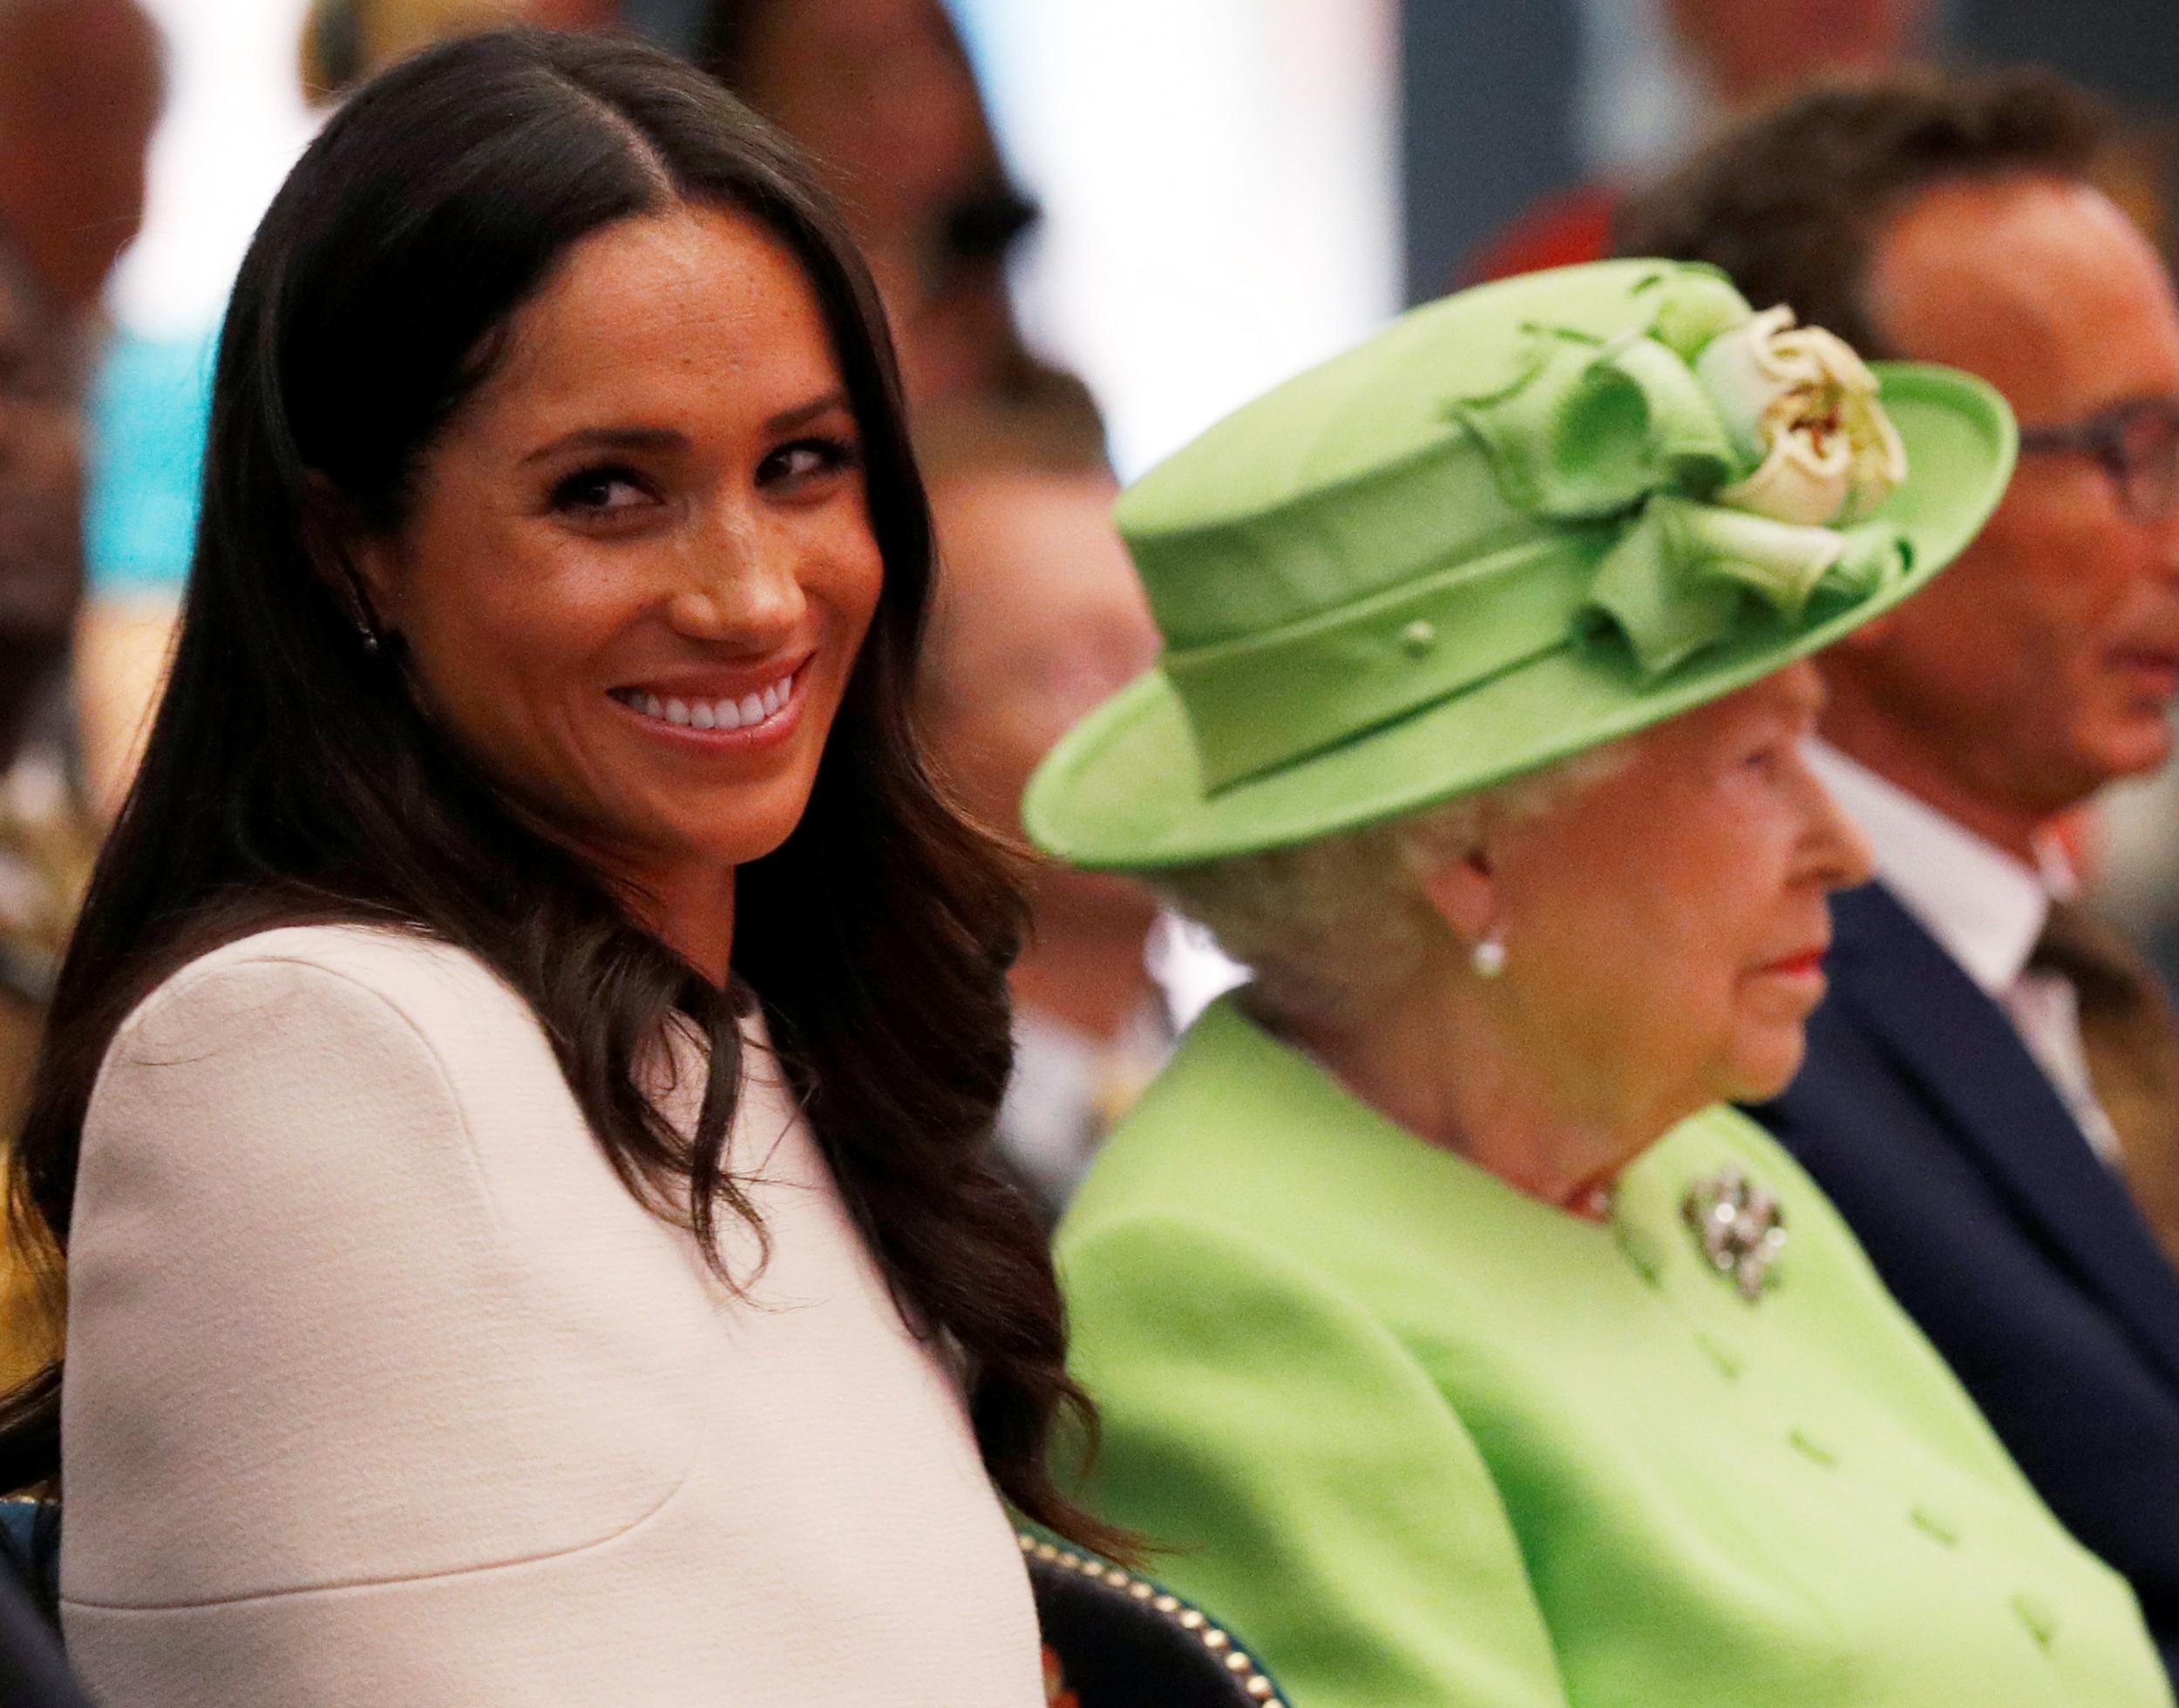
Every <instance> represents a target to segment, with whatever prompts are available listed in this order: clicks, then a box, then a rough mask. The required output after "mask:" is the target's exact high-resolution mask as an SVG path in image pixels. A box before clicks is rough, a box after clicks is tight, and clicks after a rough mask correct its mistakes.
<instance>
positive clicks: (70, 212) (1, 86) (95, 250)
mask: <svg viewBox="0 0 2179 1708" xmlns="http://www.w3.org/2000/svg"><path fill="white" fill-rule="evenodd" d="M161 78H162V71H161V69H160V43H159V37H158V34H157V32H156V31H155V30H153V26H152V24H151V22H150V20H149V19H148V18H146V17H145V15H144V13H143V11H142V10H140V9H139V7H138V6H137V5H136V4H135V3H134V0H68V3H59V0H35V3H31V4H29V5H17V6H10V5H0V224H5V225H6V226H8V227H10V228H11V229H12V230H13V231H14V232H15V233H16V234H17V236H18V237H19V238H20V239H21V241H22V242H23V243H24V246H25V247H27V248H28V249H29V250H30V252H31V263H32V265H33V266H34V267H35V268H37V272H38V274H39V276H40V277H41V278H42V279H43V280H44V281H45V284H46V286H47V287H48V288H50V289H51V291H52V292H53V293H54V295H57V296H58V298H59V299H60V300H61V302H63V303H64V304H65V305H66V307H67V308H68V309H69V311H70V312H71V313H77V312H80V311H82V310H84V309H86V308H90V307H91V306H92V304H94V303H95V302H97V301H98V293H99V291H100V289H101V288H103V287H104V286H105V280H106V275H107V274H109V273H111V272H112V270H113V264H114V262H115V261H117V260H118V259H119V256H120V254H121V252H122V250H124V249H126V247H128V246H129V243H130V241H131V240H132V239H133V238H134V237H135V235H136V233H137V228H138V227H139V226H141V225H142V224H143V220H144V157H145V150H146V147H147V146H149V145H150V142H151V134H152V127H153V125H155V124H157V122H158V120H159V108H160V93H161V89H160V83H161Z"/></svg>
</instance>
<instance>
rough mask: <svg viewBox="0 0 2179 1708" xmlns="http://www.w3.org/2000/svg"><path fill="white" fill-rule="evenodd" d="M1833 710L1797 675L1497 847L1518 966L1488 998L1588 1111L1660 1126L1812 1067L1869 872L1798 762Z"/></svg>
mask: <svg viewBox="0 0 2179 1708" xmlns="http://www.w3.org/2000/svg"><path fill="white" fill-rule="evenodd" d="M1821 699H1822V687H1821V684H1820V682H1819V681H1818V679H1817V677H1816V674H1815V671H1814V670H1813V669H1812V668H1810V667H1809V665H1807V664H1806V663H1802V664H1796V665H1794V666H1792V667H1791V668H1789V669H1787V670H1784V671H1782V672H1781V673H1779V674H1776V675H1775V676H1771V677H1768V678H1767V679H1766V680H1764V681H1761V682H1758V683H1756V684H1755V685H1754V686H1752V687H1750V688H1743V689H1741V691H1740V692H1739V693H1737V694H1734V695H1729V696H1728V697H1727V698H1725V699H1723V700H1719V701H1715V702H1712V703H1711V704H1709V705H1707V706H1704V707H1701V708H1698V709H1696V710H1694V711H1691V712H1687V713H1685V714H1683V715H1681V716H1680V717H1677V718H1674V719H1673V720H1672V721H1671V722H1667V723H1665V724H1662V725H1660V726H1659V727H1658V728H1657V729H1653V730H1652V731H1649V732H1648V733H1646V734H1645V735H1640V736H1638V737H1635V738H1634V739H1633V742H1631V744H1630V749H1629V751H1630V757H1629V758H1628V760H1627V762H1626V764H1625V766H1624V768H1623V769H1619V770H1618V771H1617V772H1614V773H1613V774H1612V775H1611V776H1607V777H1605V779H1603V780H1602V781H1599V782H1597V783H1592V784H1590V785H1589V786H1587V787H1585V788H1581V789H1578V790H1574V791H1573V792H1572V793H1571V794H1570V795H1568V796H1566V797H1565V799H1564V800H1562V801H1561V802H1559V803H1558V804H1557V805H1555V806H1553V807H1551V808H1550V809H1549V810H1546V811H1545V812H1544V813H1542V814H1540V815H1538V817H1533V818H1531V819H1527V820H1523V821H1518V822H1515V823H1512V824H1507V825H1505V826H1504V827H1502V828H1501V829H1500V830H1498V831H1497V832H1496V833H1495V834H1494V835H1493V836H1492V837H1491V838H1490V843H1489V847H1488V853H1489V862H1490V872H1491V887H1492V891H1493V902H1494V905H1495V913H1496V918H1495V924H1496V926H1497V930H1498V932H1499V933H1500V935H1501V936H1502V938H1503V940H1504V943H1505V946H1506V950H1507V953H1508V963H1507V970H1506V973H1505V974H1504V978H1503V979H1500V980H1499V981H1498V982H1497V984H1495V985H1493V986H1490V987H1489V988H1490V991H1491V993H1492V995H1493V1000H1498V1001H1501V1002H1503V1003H1504V1005H1505V1011H1506V1015H1507V1020H1508V1023H1509V1025H1510V1027H1511V1029H1512V1032H1513V1034H1514V1035H1515V1036H1516V1037H1517V1038H1518V1039H1521V1040H1525V1041H1526V1042H1527V1043H1528V1044H1529V1045H1531V1046H1532V1047H1531V1049H1530V1050H1529V1054H1530V1055H1531V1059H1532V1060H1534V1061H1548V1062H1551V1063H1552V1064H1553V1071H1554V1072H1558V1073H1560V1074H1564V1075H1565V1081H1564V1083H1563V1084H1562V1086H1561V1088H1560V1090H1561V1093H1562V1095H1564V1097H1565V1100H1566V1101H1567V1102H1568V1103H1569V1104H1570V1105H1571V1107H1572V1108H1576V1109H1581V1108H1592V1109H1594V1110H1599V1111H1605V1112H1609V1113H1610V1114H1611V1115H1613V1116H1614V1117H1624V1116H1626V1115H1628V1114H1630V1112H1631V1114H1632V1115H1633V1116H1635V1117H1639V1118H1641V1119H1645V1120H1647V1121H1649V1122H1656V1123H1660V1124H1659V1125H1657V1126H1655V1127H1653V1128H1652V1130H1661V1129H1662V1128H1661V1123H1668V1122H1671V1121H1673V1120H1677V1119H1679V1118H1680V1117H1681V1116H1683V1115H1687V1114H1689V1113H1692V1112H1693V1111H1694V1110H1695V1109H1697V1108H1703V1107H1706V1106H1707V1105H1708V1104H1710V1103H1712V1102H1715V1101H1720V1100H1726V1099H1732V1100H1755V1099H1762V1098H1765V1097H1768V1096H1771V1095H1774V1094H1775V1093H1777V1092H1778V1091H1781V1090H1782V1089H1783V1088H1785V1086H1786V1084H1787V1082H1788V1081H1789V1080H1790V1079H1791V1078H1792V1077H1793V1074H1794V1073H1795V1070H1796V1069H1797V1068H1799V1067H1800V1064H1801V1055H1802V1029H1803V1027H1804V1025H1805V1023H1806V1021H1807V1020H1808V1017H1809V1014H1810V1013H1811V1012H1813V1011H1814V1009H1815V1007H1816V1003H1817V1002H1818V1001H1819V1000H1821V999H1822V997H1823V988H1824V985H1823V971H1822V961H1823V952H1824V949H1825V948H1826V946H1828V945H1829V940H1830V924H1829V910H1828V909H1827V907H1826V905H1825V898H1827V897H1828V896H1829V893H1830V891H1833V890H1835V889H1839V888H1842V887H1843V886H1846V885H1852V884H1857V883H1860V882H1863V881H1864V880H1865V879H1866V878H1867V877H1868V875H1869V857H1868V851H1867V849H1866V847H1865V846H1864V845H1863V842H1862V840H1861V837H1860V833H1859V832H1858V831H1857V830H1856V829H1855V828H1854V826H1853V825H1852V824H1851V823H1850V821H1849V820H1848V819H1846V818H1845V817H1843V815H1842V814H1841V813H1840V812H1839V811H1838V810H1837V809H1836V807H1834V806H1833V805H1832V803H1831V800H1830V797H1829V796H1828V795H1827V794H1826V793H1825V792H1824V790H1823V785H1822V784H1821V783H1818V782H1817V781H1816V777H1815V776H1814V774H1813V773H1812V772H1811V771H1810V770H1809V768H1808V766H1807V764H1806V763H1805V761H1804V759H1803V756H1802V745H1803V742H1804V738H1805V737H1806V736H1807V735H1809V732H1810V730H1811V729H1813V727H1814V723H1815V719H1816V710H1817V708H1818V705H1819V704H1820V702H1821Z"/></svg>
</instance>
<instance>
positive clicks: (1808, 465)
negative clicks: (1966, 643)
mask: <svg viewBox="0 0 2179 1708" xmlns="http://www.w3.org/2000/svg"><path fill="white" fill-rule="evenodd" d="M1672 283H1673V286H1674V287H1676V288H1674V289H1672V290H1670V291H1668V292H1667V294H1666V295H1664V296H1663V300H1662V301H1661V302H1660V311H1659V315H1658V318H1657V321H1656V322H1654V323H1653V325H1652V326H1651V327H1650V328H1648V329H1646V330H1644V331H1640V332H1626V333H1622V334H1620V335H1619V336H1617V337H1615V338H1612V339H1609V340H1605V339H1600V338H1597V337H1595V336H1592V335H1588V334H1585V333H1582V332H1579V331H1575V330H1571V329H1562V328H1553V327H1537V328H1534V329H1531V337H1532V339H1533V346H1532V350H1533V356H1532V360H1531V363H1529V365H1528V366H1527V369H1526V371H1524V373H1523V374H1522V375H1521V376H1520V378H1519V379H1517V381H1516V382H1515V383H1513V384H1511V385H1510V386H1508V387H1506V388H1505V389H1504V390H1501V391H1498V392H1497V393H1495V394H1492V395H1490V396H1483V397H1474V398H1467V399H1463V400H1459V401H1457V402H1456V403H1454V404H1453V405H1452V406H1451V408H1452V413H1453V415H1454V416H1455V417H1456V419H1457V420H1459V421H1460V422H1461V423H1463V424H1464V425H1465V426H1466V427H1467V428H1468V429H1469V430H1470V431H1471V432H1473V433H1474V434H1475V435H1476V438H1477V439H1478V440H1480V441H1481V442H1482V444H1483V446H1484V448H1485V450H1486V451H1487V452H1488V454H1489V456H1490V461H1491V464H1492V467H1493V469H1494V471H1496V472H1497V477H1498V480H1499V484H1500V485H1501V486H1502V488H1503V489H1504V492H1505V495H1506V497H1507V498H1508V499H1509V500H1510V501H1511V502H1512V503H1513V504H1515V505H1518V506H1519V507H1520V508H1522V509H1524V510H1527V511H1529V512H1532V513H1534V514H1536V515H1538V516H1543V517H1548V518H1553V519H1555V520H1561V521H1568V522H1579V521H1590V520H1596V519H1600V518H1611V517H1614V516H1624V518H1626V526H1625V532H1623V533H1622V534H1621V536H1620V537H1619V540H1618V541H1617V543H1616V544H1614V545H1613V546H1612V547H1611V548H1610V549H1609V550H1608V551H1607V552H1606V553H1605V557H1604V559H1603V561H1602V563H1601V564H1600V565H1599V566H1598V569H1597V574H1596V579H1595V580H1594V582H1593V583H1592V586H1591V587H1590V590H1589V596H1588V600H1587V603H1586V604H1585V606H1584V607H1583V610H1582V613H1581V618H1582V620H1586V621H1592V622H1595V621H1601V622H1605V623H1607V624H1609V625H1610V626H1611V627H1613V628H1616V629H1617V630H1618V631H1619V633H1620V634H1622V635H1624V636H1625V637H1626V642H1627V645H1628V646H1629V647H1630V648H1631V649H1632V650H1633V655H1634V661H1635V664H1636V666H1637V668H1639V670H1640V671H1641V672H1642V674H1644V675H1646V676H1656V675H1661V674H1664V673H1665V672H1666V671H1668V670H1671V669H1672V668H1673V667H1674V666H1676V665H1678V664H1680V663H1681V662H1683V661H1686V660H1687V659H1688V658H1691V657H1693V656H1694V654H1697V653H1700V652H1701V651H1703V650H1704V649H1705V648H1707V647H1712V646H1714V645H1716V644H1717V643H1718V642H1720V641H1724V640H1726V639H1727V638H1728V637H1729V636H1730V635H1731V634H1733V633H1734V630H1735V629H1736V627H1738V626H1739V625H1740V624H1741V622H1742V621H1743V620H1744V619H1745V616H1746V614H1747V609H1748V596H1749V595H1755V596H1757V597H1759V598H1760V599H1761V600H1762V601H1763V602H1764V603H1765V604H1767V605H1768V607H1770V608H1771V609H1773V610H1775V611H1776V612H1778V613H1782V615H1784V616H1786V617H1788V618H1789V619H1792V620H1796V621H1797V620H1799V619H1800V618H1801V617H1802V614H1803V613H1804V612H1805V611H1806V609H1807V607H1808V606H1809V601H1810V600H1812V599H1814V598H1816V597H1817V596H1818V595H1822V596H1823V597H1825V598H1827V599H1830V600H1835V601H1836V602H1837V603H1839V604H1842V605H1843V604H1848V603H1851V602H1853V601H1855V600H1863V599H1866V598H1868V597H1870V595H1871V594H1873V593H1878V592H1880V591H1882V590H1883V589H1884V587H1886V586H1891V584H1892V583H1894V582H1896V581H1897V580H1900V579H1902V578H1904V576H1905V574H1906V573H1907V572H1908V569H1909V567H1910V566H1911V560H1912V553H1911V548H1910V546H1908V544H1907V541H1906V539H1905V538H1904V535H1903V534H1902V533H1901V532H1900V531H1899V529H1898V528H1897V526H1896V525H1891V524H1890V523H1885V522H1868V523H1862V524H1860V525H1857V526H1852V527H1848V528H1843V529H1842V528H1837V527H1835V526H1832V525H1830V522H1831V520H1832V518H1834V517H1836V516H1838V515H1841V514H1857V513H1861V512H1865V511H1866V510H1868V509H1870V508H1873V507H1874V505H1876V504H1877V503H1878V502H1880V501H1881V500H1882V498H1884V495H1885V494H1886V493H1888V492H1889V491H1891V489H1892V488H1894V487H1896V486H1897V485H1898V484H1899V482H1900V481H1901V480H1903V479H1904V478H1905V474H1906V469H1905V458H1904V451H1902V450H1901V449H1900V448H1899V446H1898V441H1897V434H1896V432H1894V431H1893V430H1892V429H1891V424H1890V423H1889V421H1888V420H1887V419H1886V418H1885V417H1884V412H1883V407H1882V405H1881V404H1880V403H1877V381H1876V377H1875V376H1874V375H1873V374H1871V373H1870V371H1869V369H1867V368H1866V367H1865V366H1864V365H1863V363H1861V362H1860V360H1859V359H1858V358H1857V357H1856V356H1853V354H1852V352H1851V351H1850V350H1848V349H1847V348H1846V346H1845V345H1844V344H1843V343H1840V342H1838V341H1837V340H1836V339H1834V338H1829V335H1826V334H1822V333H1816V332H1813V331H1812V329H1802V330H1801V331H1799V332H1798V333H1796V332H1795V330H1794V329H1793V328H1792V317H1791V315H1790V314H1789V313H1782V312H1780V311H1774V312H1773V313H1772V314H1770V315H1754V316H1751V315H1748V311H1747V308H1746V305H1745V304H1744V303H1742V302H1741V300H1740V298H1739V297H1738V295H1735V294H1734V293H1732V292H1731V291H1730V290H1729V289H1716V288H1714V281H1711V280H1708V279H1707V278H1704V277H1703V276H1701V275H1700V274H1694V275H1684V274H1683V275H1681V276H1680V278H1679V279H1677V280H1675V281H1672ZM1736 346H1737V347H1736ZM1781 346H1782V347H1783V348H1782V349H1781ZM1713 353H1714V354H1713ZM1857 440H1858V441H1860V443H1857ZM1774 457H1776V458H1778V459H1780V460H1781V462H1782V463H1786V462H1793V461H1795V460H1797V461H1798V462H1799V463H1800V464H1802V467H1803V468H1804V469H1814V470H1816V472H1817V478H1816V479H1815V480H1803V481H1802V482H1800V483H1799V484H1798V485H1796V486H1795V489H1794V490H1793V491H1791V492H1789V494H1787V495H1786V496H1785V497H1784V498H1782V500H1781V499H1780V498H1779V497H1778V495H1777V492H1776V488H1777V485H1778V483H1777V482H1776V481H1775V480H1774V481H1771V482H1768V483H1766V487H1767V488H1768V490H1764V489H1761V488H1758V487H1757V486H1756V477H1758V476H1759V475H1760V474H1761V472H1762V469H1763V468H1764V466H1765V465H1766V464H1768V463H1769V462H1770V461H1771V459H1772V458H1774ZM1766 498H1768V499H1770V500H1771V502H1772V503H1774V504H1775V503H1780V502H1782V503H1783V504H1784V505H1789V506H1791V510H1790V511H1789V514H1795V513H1797V514H1799V515H1802V516H1808V515H1816V516H1819V517H1820V518H1821V519H1818V520H1813V521H1811V520H1796V519H1789V518H1788V517H1782V516H1779V515H1777V514H1775V513H1765V512H1766V511H1767V510H1768V509H1769V508H1770V505H1768V504H1766V503H1765V502H1764V500H1765V499H1766ZM1735 499H1737V500H1738V502H1735V501H1734V500H1735Z"/></svg>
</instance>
